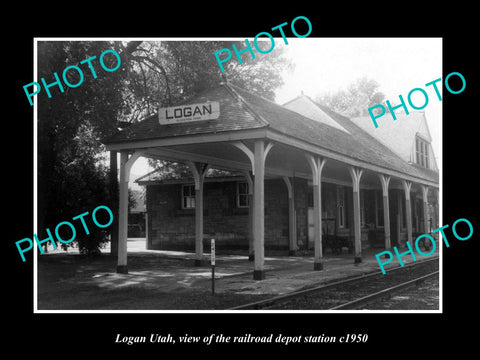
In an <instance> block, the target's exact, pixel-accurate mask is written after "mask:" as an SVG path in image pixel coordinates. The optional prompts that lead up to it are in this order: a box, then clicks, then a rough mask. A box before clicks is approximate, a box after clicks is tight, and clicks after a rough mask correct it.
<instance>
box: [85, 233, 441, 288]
mask: <svg viewBox="0 0 480 360" xmlns="http://www.w3.org/2000/svg"><path fill="white" fill-rule="evenodd" d="M143 244H144V243H143ZM136 245H137V246H135V244H134V243H133V242H130V241H129V243H128V253H129V255H130V257H129V266H128V269H129V272H128V274H119V273H116V272H114V269H112V272H108V273H105V272H101V273H97V274H96V275H95V276H93V279H92V280H93V281H94V282H96V283H97V285H98V286H100V287H103V288H118V287H122V286H128V285H136V284H142V285H144V286H147V287H155V288H156V289H160V290H162V291H165V292H188V291H190V290H207V291H208V290H209V289H211V267H210V265H206V266H195V265H194V259H195V254H193V253H187V252H181V251H159V250H144V248H142V245H141V243H138V242H137V244H136ZM382 251H383V249H369V250H364V251H363V253H362V262H361V263H359V264H354V256H353V254H348V253H346V252H344V253H343V254H341V255H335V254H330V253H329V252H327V254H325V256H324V267H323V270H320V271H315V270H313V268H314V264H313V256H266V257H265V272H266V277H265V279H264V280H260V281H256V280H253V262H252V261H249V260H248V256H246V255H217V256H216V267H215V292H216V293H231V294H265V295H267V294H268V295H281V294H286V293H289V292H292V291H296V290H299V289H302V288H305V287H310V286H314V285H318V284H321V283H324V282H328V281H333V280H340V279H343V278H348V277H353V276H360V275H362V274H367V273H370V272H378V271H380V268H379V266H378V263H377V259H376V257H375V255H376V254H377V253H379V252H382ZM267 253H268V252H267ZM434 256H438V249H437V251H436V252H435V253H434V254H432V255H431V256H429V257H434ZM429 257H423V256H420V255H417V260H424V259H428V258H429ZM205 258H206V259H209V254H208V253H206V254H205ZM402 260H403V262H404V263H405V264H407V263H412V262H413V259H412V257H411V256H410V255H408V256H404V257H402ZM156 264H158V265H156ZM397 266H399V263H398V260H397V259H396V257H394V259H393V260H392V262H391V263H390V264H388V265H386V266H385V269H386V271H387V275H385V276H388V269H389V268H393V267H397Z"/></svg>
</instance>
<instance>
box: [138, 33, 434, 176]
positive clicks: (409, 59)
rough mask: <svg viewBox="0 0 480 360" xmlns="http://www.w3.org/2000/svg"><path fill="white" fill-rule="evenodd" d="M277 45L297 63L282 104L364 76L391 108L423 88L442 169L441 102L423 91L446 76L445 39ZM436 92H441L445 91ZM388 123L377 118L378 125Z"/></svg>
mask: <svg viewBox="0 0 480 360" xmlns="http://www.w3.org/2000/svg"><path fill="white" fill-rule="evenodd" d="M277 40H278V41H277ZM275 46H283V47H285V56H287V57H289V58H290V59H291V60H292V62H293V63H294V64H295V69H294V71H293V72H291V73H287V72H285V73H283V80H284V85H283V86H282V87H280V88H278V89H277V91H276V92H275V95H276V98H275V101H276V102H277V103H279V104H283V103H285V102H287V101H289V100H291V99H293V98H295V97H297V96H298V95H300V93H301V92H302V91H303V93H304V94H305V95H308V96H310V97H311V98H315V97H316V96H317V95H319V94H324V93H328V92H336V91H338V90H341V89H347V87H348V85H350V84H351V83H353V82H354V81H355V80H356V79H358V78H360V77H363V76H367V77H369V78H371V79H374V80H376V81H377V82H378V83H379V85H380V87H379V89H378V90H379V91H381V92H383V93H384V94H385V95H386V99H387V100H390V102H391V103H392V104H394V103H399V97H398V95H400V94H401V95H402V96H403V98H404V99H405V101H407V95H408V93H409V92H410V90H412V89H414V88H423V89H425V91H426V92H427V94H428V96H429V103H428V105H427V106H426V107H425V109H424V110H425V115H426V119H427V122H428V126H429V128H430V133H431V135H432V138H433V140H432V146H433V149H434V153H435V155H436V157H437V163H438V164H440V158H439V156H440V148H441V124H442V102H441V101H439V100H438V97H437V96H436V95H435V92H434V89H433V88H432V86H429V87H425V84H426V83H428V82H431V81H433V80H436V79H438V78H440V77H442V39H441V38H310V37H306V38H288V44H284V42H283V41H282V39H281V38H278V39H277V38H275ZM259 56H268V54H261V55H259ZM438 88H439V90H440V93H442V88H443V86H438ZM417 94H419V93H418V92H417ZM417 99H418V100H417ZM412 101H413V103H414V104H417V106H418V105H421V104H422V101H423V98H417V97H413V96H412ZM407 106H408V103H407ZM388 119H389V118H387V117H384V118H383V119H379V120H378V121H379V124H381V123H380V121H382V120H385V121H386V120H388ZM390 120H391V118H390ZM372 130H374V128H373V127H372ZM145 164H146V160H145V161H144V160H143V159H142V158H140V159H139V160H137V162H136V163H135V164H134V166H133V167H132V173H133V174H140V175H141V174H144V173H146V172H147V171H149V169H148V168H147V167H146V166H145Z"/></svg>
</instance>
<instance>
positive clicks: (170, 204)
mask: <svg viewBox="0 0 480 360" xmlns="http://www.w3.org/2000/svg"><path fill="white" fill-rule="evenodd" d="M395 114H396V115H397V120H396V121H393V119H392V118H391V116H390V114H387V116H384V117H382V119H381V120H380V122H379V127H378V128H375V127H374V125H373V123H372V120H371V119H370V117H358V118H350V119H349V118H346V117H344V116H341V115H339V114H337V113H334V112H332V111H331V110H329V109H327V108H325V107H323V106H321V105H319V104H317V103H315V102H314V101H313V100H311V99H310V98H309V97H307V96H305V95H303V94H302V95H300V96H298V97H297V98H295V99H293V100H291V101H289V102H288V103H286V104H284V105H283V106H282V105H279V104H276V103H274V102H272V101H269V100H267V99H264V98H262V97H260V96H258V95H255V94H253V93H250V92H247V91H245V90H243V89H241V88H238V87H236V86H234V85H232V84H230V83H227V82H223V83H220V84H219V85H218V86H217V87H215V88H213V89H210V90H207V91H205V92H203V93H201V94H199V95H197V96H196V97H194V98H192V99H190V100H189V101H188V102H185V103H184V104H181V105H178V106H175V107H171V108H164V109H159V111H158V113H157V114H154V115H152V116H150V117H147V118H145V119H144V120H143V121H140V122H138V123H135V124H132V125H131V126H129V127H127V128H125V129H123V130H120V131H119V132H118V133H116V134H115V135H113V136H112V137H110V138H109V139H107V140H105V144H106V146H107V150H109V151H111V152H112V155H116V153H117V152H119V153H120V199H119V217H118V222H119V240H118V265H117V272H119V273H127V272H128V263H127V260H128V259H127V258H128V256H127V226H128V183H129V181H130V169H131V167H132V164H133V163H134V162H135V161H136V160H137V159H138V158H139V157H146V158H154V159H159V160H168V161H173V162H178V163H181V164H185V165H187V166H188V167H189V169H190V170H191V175H190V176H186V177H183V178H174V179H165V178H161V177H160V176H159V175H158V172H152V173H149V174H147V175H145V176H142V177H141V178H139V179H136V181H137V182H138V183H139V184H140V185H143V186H145V187H146V223H147V225H146V242H147V244H146V247H147V249H150V250H183V251H189V252H192V253H194V258H195V264H196V265H202V264H208V260H209V257H208V256H207V255H208V253H209V251H210V250H209V249H210V239H212V238H213V239H215V245H216V248H217V249H223V250H224V251H227V252H228V250H229V249H232V250H235V251H240V250H243V251H244V254H245V256H249V259H250V260H251V261H252V263H253V266H252V270H253V279H255V280H262V279H264V278H265V254H267V255H268V252H269V251H284V254H285V255H290V256H291V255H296V254H298V253H300V252H302V251H304V250H306V252H305V253H308V251H309V250H310V251H311V250H312V249H313V267H312V269H311V270H323V269H324V267H325V266H328V262H325V261H324V255H325V256H328V254H331V253H338V252H339V251H342V250H343V251H344V252H346V251H347V249H348V251H349V252H350V253H351V258H352V260H351V261H352V263H361V262H362V251H366V250H367V249H368V250H369V253H370V252H371V249H376V250H377V251H376V252H381V251H384V249H387V250H388V249H391V248H392V247H393V246H397V247H399V248H405V242H406V241H407V240H408V241H410V243H411V244H412V245H413V243H414V242H415V238H416V236H418V235H420V234H424V233H430V231H431V229H435V228H437V227H438V221H439V206H438V195H439V171H438V167H437V163H436V160H435V155H434V153H433V149H432V146H431V144H430V143H431V140H432V138H431V135H430V132H429V129H428V126H427V122H426V119H425V114H424V113H423V112H411V113H410V114H409V115H405V114H401V113H400V110H399V109H398V110H395ZM132 180H135V179H132ZM412 241H413V242H412Z"/></svg>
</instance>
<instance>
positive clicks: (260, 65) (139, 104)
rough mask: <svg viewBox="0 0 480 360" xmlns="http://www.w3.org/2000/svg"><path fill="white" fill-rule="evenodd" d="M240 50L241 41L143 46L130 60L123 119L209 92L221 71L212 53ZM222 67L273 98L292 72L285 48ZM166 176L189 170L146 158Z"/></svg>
mask: <svg viewBox="0 0 480 360" xmlns="http://www.w3.org/2000/svg"><path fill="white" fill-rule="evenodd" d="M232 44H236V45H237V47H238V48H239V49H241V48H243V47H245V43H244V42H240V41H166V42H143V43H142V44H141V46H138V47H137V48H136V51H135V52H134V53H132V55H131V56H130V58H129V59H130V61H129V62H128V64H129V69H128V70H127V71H128V72H129V75H130V76H129V78H128V85H127V89H126V92H125V94H124V99H125V101H127V102H128V103H130V104H131V106H130V107H129V109H130V111H128V112H126V113H124V114H123V116H124V117H123V121H126V122H137V121H140V120H141V119H142V118H144V117H146V116H148V115H151V114H152V113H154V112H155V111H156V110H157V108H159V107H164V106H172V105H175V104H177V103H179V102H182V101H185V100H187V99H188V98H190V97H192V96H194V95H196V94H198V93H200V92H202V91H204V90H207V89H209V88H212V87H215V86H217V85H218V84H219V82H220V80H221V74H222V73H221V71H220V68H219V66H218V64H217V61H216V59H215V56H214V55H213V54H214V53H215V52H216V51H218V50H220V49H223V48H230V49H231V48H232ZM233 58H234V59H235V60H231V61H229V62H228V65H226V68H227V70H226V72H225V74H227V78H228V81H230V82H231V83H232V84H234V85H237V86H239V87H242V88H244V89H246V90H248V91H252V92H255V93H257V94H258V95H260V96H263V97H265V98H267V99H270V100H273V99H274V95H275V93H274V90H275V89H276V88H277V87H279V86H281V85H282V84H283V79H282V77H281V72H282V71H283V70H292V69H293V65H292V63H291V61H290V60H288V59H287V58H285V57H284V49H283V48H277V49H275V50H273V51H272V52H271V53H269V54H268V55H264V56H257V57H256V58H255V59H252V58H251V57H250V56H249V55H244V56H243V57H242V60H243V64H239V62H238V60H237V59H236V57H235V56H233ZM149 163H150V165H151V166H153V167H158V168H159V171H160V173H163V174H165V176H166V177H178V176H181V175H185V176H188V175H189V174H190V170H189V169H188V167H186V166H184V165H182V164H177V163H168V162H164V161H158V160H149Z"/></svg>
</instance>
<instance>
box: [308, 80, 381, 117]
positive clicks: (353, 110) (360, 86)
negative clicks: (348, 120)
mask: <svg viewBox="0 0 480 360" xmlns="http://www.w3.org/2000/svg"><path fill="white" fill-rule="evenodd" d="M379 86H380V85H379V84H378V82H377V81H375V80H373V79H369V78H367V77H365V76H364V77H361V78H358V79H357V80H355V81H354V82H353V83H352V84H350V85H349V86H348V88H347V90H339V91H337V92H335V93H327V94H323V95H319V96H317V97H316V98H315V101H317V102H318V103H320V104H322V105H325V106H326V107H328V108H330V109H331V110H333V111H336V112H338V113H340V114H342V115H345V116H348V117H355V116H365V115H368V108H369V107H371V106H374V105H377V104H381V103H382V102H383V101H384V100H385V95H384V94H383V93H382V92H379V91H378V88H379Z"/></svg>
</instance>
